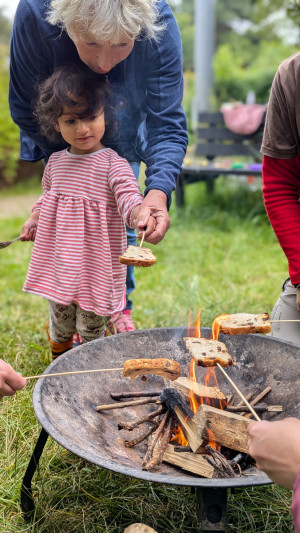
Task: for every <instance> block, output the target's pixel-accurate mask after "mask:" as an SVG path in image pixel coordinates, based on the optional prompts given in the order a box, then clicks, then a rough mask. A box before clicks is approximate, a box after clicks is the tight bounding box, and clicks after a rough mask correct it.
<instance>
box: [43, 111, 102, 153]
mask: <svg viewBox="0 0 300 533" xmlns="http://www.w3.org/2000/svg"><path fill="white" fill-rule="evenodd" d="M80 111H81V110H80V109H76V112H77V113H80ZM54 127H55V129H56V131H59V132H60V133H61V135H62V137H63V138H64V140H65V141H66V142H67V143H68V144H70V146H71V148H70V152H71V153H72V154H90V153H92V152H96V151H97V150H100V149H101V148H104V145H103V144H102V143H101V139H102V137H103V135H104V132H105V117H104V111H103V109H100V110H99V111H97V113H95V114H94V115H92V116H88V117H85V118H78V115H77V114H75V112H74V110H72V109H70V108H67V107H65V108H64V109H63V114H62V115H61V116H60V117H59V118H58V119H57V123H56V124H55V125H54Z"/></svg>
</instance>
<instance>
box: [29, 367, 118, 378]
mask: <svg viewBox="0 0 300 533" xmlns="http://www.w3.org/2000/svg"><path fill="white" fill-rule="evenodd" d="M117 370H119V371H120V370H123V368H98V369H96V370H74V371H73V372H57V373H55V374H40V375H39V376H28V377H26V378H24V379H38V378H52V377H53V376H70V375H72V374H87V373H88V372H114V371H117Z"/></svg>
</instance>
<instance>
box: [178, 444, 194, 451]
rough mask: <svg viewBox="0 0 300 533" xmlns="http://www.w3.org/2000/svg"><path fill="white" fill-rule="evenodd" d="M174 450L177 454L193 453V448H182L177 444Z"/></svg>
mask: <svg viewBox="0 0 300 533" xmlns="http://www.w3.org/2000/svg"><path fill="white" fill-rule="evenodd" d="M173 448H174V452H176V453H182V452H192V451H193V450H192V448H191V447H190V446H181V445H178V444H175V446H173Z"/></svg>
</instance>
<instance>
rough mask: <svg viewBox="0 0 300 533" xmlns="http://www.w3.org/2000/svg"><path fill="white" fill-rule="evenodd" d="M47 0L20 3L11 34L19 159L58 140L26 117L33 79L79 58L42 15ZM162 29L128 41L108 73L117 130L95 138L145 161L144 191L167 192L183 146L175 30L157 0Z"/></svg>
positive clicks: (41, 154)
mask: <svg viewBox="0 0 300 533" xmlns="http://www.w3.org/2000/svg"><path fill="white" fill-rule="evenodd" d="M48 5H49V0H46V1H45V2H44V1H43V0H20V2H19V5H18V9H17V12H16V16H15V20H14V25H13V29H12V35H11V52H10V58H11V67H10V88H9V104H10V111H11V115H12V118H13V120H14V122H16V124H18V126H19V128H20V130H21V159H24V160H26V161H37V160H39V159H42V158H48V157H49V156H50V154H51V153H52V152H54V151H57V150H60V149H61V148H62V146H64V145H61V144H60V145H55V144H53V143H50V142H49V141H48V140H47V139H45V138H44V137H42V136H41V135H40V134H39V128H38V125H37V123H36V122H35V120H34V118H33V115H32V98H33V94H34V87H35V84H36V82H37V81H38V80H40V79H44V78H46V77H48V76H49V75H50V74H51V73H52V71H53V70H54V69H55V68H57V67H59V66H60V65H63V64H67V63H73V62H75V63H78V62H81V60H80V58H79V56H78V53H77V50H76V47H75V45H74V43H73V41H72V40H71V39H70V38H69V36H68V35H67V33H66V32H64V31H61V29H60V28H59V27H57V26H52V25H50V24H48V23H47V22H46V20H45V18H46V13H47V8H48ZM158 8H159V14H160V17H161V18H162V20H163V21H164V23H165V24H166V29H165V30H164V32H163V33H162V34H161V35H160V36H159V39H158V41H155V40H153V39H151V40H150V39H147V40H136V41H135V43H134V47H133V50H132V52H131V53H130V55H129V56H128V57H127V58H126V59H125V60H124V61H122V62H121V63H119V64H118V65H116V67H114V68H113V69H112V70H111V71H110V72H109V74H108V79H109V81H110V84H111V87H112V90H113V92H114V94H115V95H116V101H117V102H118V105H117V110H116V116H117V120H118V128H117V131H116V133H115V134H114V136H112V137H109V138H107V139H105V138H104V139H103V142H104V144H105V145H106V146H109V147H110V148H113V149H114V150H115V151H116V152H118V154H119V155H121V156H122V157H125V158H126V159H127V160H128V161H129V162H133V161H144V162H145V163H146V182H145V184H146V190H145V194H147V192H148V191H149V190H150V189H159V190H161V191H163V192H165V194H166V195H167V197H168V206H169V205H170V200H171V192H172V190H173V189H174V188H175V185H176V180H177V177H178V174H179V172H180V169H181V165H182V161H183V158H184V155H185V151H186V146H187V141H188V137H187V129H186V120H185V115H184V112H183V109H182V106H181V101H182V94H183V75H182V53H181V39H180V34H179V30H178V27H177V24H176V21H175V18H174V16H173V13H172V10H171V8H170V7H169V5H168V4H167V2H166V1H165V0H161V1H159V3H158Z"/></svg>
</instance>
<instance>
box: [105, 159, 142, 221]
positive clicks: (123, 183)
mask: <svg viewBox="0 0 300 533" xmlns="http://www.w3.org/2000/svg"><path fill="white" fill-rule="evenodd" d="M108 183H109V186H110V188H111V191H112V192H113V194H114V197H115V200H116V204H117V208H118V212H119V214H120V216H121V217H122V218H123V220H124V221H125V222H126V224H128V225H129V224H130V215H131V212H132V210H133V209H134V208H135V207H136V206H137V205H140V204H141V203H142V202H143V200H144V197H143V195H142V193H141V192H140V190H139V186H138V183H137V180H136V178H135V175H134V173H133V171H132V169H131V166H130V165H129V163H128V162H127V161H125V160H124V159H122V158H120V157H119V158H116V159H114V160H113V161H112V163H111V166H110V170H109V175H108Z"/></svg>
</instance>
